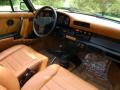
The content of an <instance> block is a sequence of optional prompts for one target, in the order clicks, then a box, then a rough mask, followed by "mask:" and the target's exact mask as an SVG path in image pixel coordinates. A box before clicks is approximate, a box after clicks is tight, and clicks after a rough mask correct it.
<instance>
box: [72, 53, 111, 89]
mask: <svg viewBox="0 0 120 90" xmlns="http://www.w3.org/2000/svg"><path fill="white" fill-rule="evenodd" d="M109 65H110V60H107V59H106V58H105V57H104V56H101V55H99V54H94V53H92V54H91V53H90V54H87V55H86V56H85V58H84V60H82V64H81V65H80V66H79V67H77V68H76V69H75V70H73V73H74V74H76V75H77V76H79V77H81V78H83V79H84V80H86V81H87V82H90V83H91V84H93V85H95V86H96V87H97V88H99V89H100V90H113V89H112V85H111V83H110V81H109V80H108V78H107V73H108V68H109Z"/></svg>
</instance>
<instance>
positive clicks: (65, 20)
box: [40, 11, 70, 26]
mask: <svg viewBox="0 0 120 90" xmlns="http://www.w3.org/2000/svg"><path fill="white" fill-rule="evenodd" d="M40 16H42V17H43V16H44V17H48V16H50V17H51V16H52V12H51V11H44V12H42V13H41V14H40ZM69 24H70V18H69V16H67V15H65V14H63V13H60V12H57V25H58V26H69Z"/></svg>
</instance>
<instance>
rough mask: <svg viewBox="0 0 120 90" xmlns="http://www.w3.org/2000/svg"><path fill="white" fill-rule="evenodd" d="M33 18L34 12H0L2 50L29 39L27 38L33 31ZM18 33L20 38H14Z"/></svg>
mask: <svg viewBox="0 0 120 90" xmlns="http://www.w3.org/2000/svg"><path fill="white" fill-rule="evenodd" d="M32 18H33V14H32V13H29V12H0V48H1V50H3V49H6V48H8V47H9V46H12V45H15V44H17V43H18V42H19V44H22V43H25V42H27V41H28V40H29V39H25V38H27V36H28V35H29V33H30V32H31V31H32ZM16 33H17V34H16ZM18 34H19V35H20V38H17V39H16V38H14V37H15V35H18ZM23 41H24V42H23ZM16 42H17V43H16ZM29 42H30V41H29Z"/></svg>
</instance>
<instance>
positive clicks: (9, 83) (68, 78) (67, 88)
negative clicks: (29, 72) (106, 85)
mask: <svg viewBox="0 0 120 90" xmlns="http://www.w3.org/2000/svg"><path fill="white" fill-rule="evenodd" d="M8 78H10V80H8ZM0 90H20V86H19V82H18V80H17V78H16V77H15V76H14V74H12V72H10V71H9V70H7V69H6V68H4V67H1V66H0ZM21 90H98V89H97V88H96V87H94V86H93V85H91V84H89V83H87V82H86V81H84V80H82V79H80V78H78V77H77V76H75V75H73V74H72V73H70V72H69V71H67V70H66V69H64V68H62V67H60V66H59V65H51V66H49V67H48V68H46V69H45V70H43V71H41V72H38V73H37V74H36V75H34V76H33V77H32V78H31V79H29V80H28V81H27V83H25V85H24V86H23V87H22V88H21Z"/></svg>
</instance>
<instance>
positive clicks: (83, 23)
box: [74, 21, 90, 28]
mask: <svg viewBox="0 0 120 90" xmlns="http://www.w3.org/2000/svg"><path fill="white" fill-rule="evenodd" d="M74 25H77V26H81V27H85V28H90V24H89V23H86V22H80V21H74Z"/></svg>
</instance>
